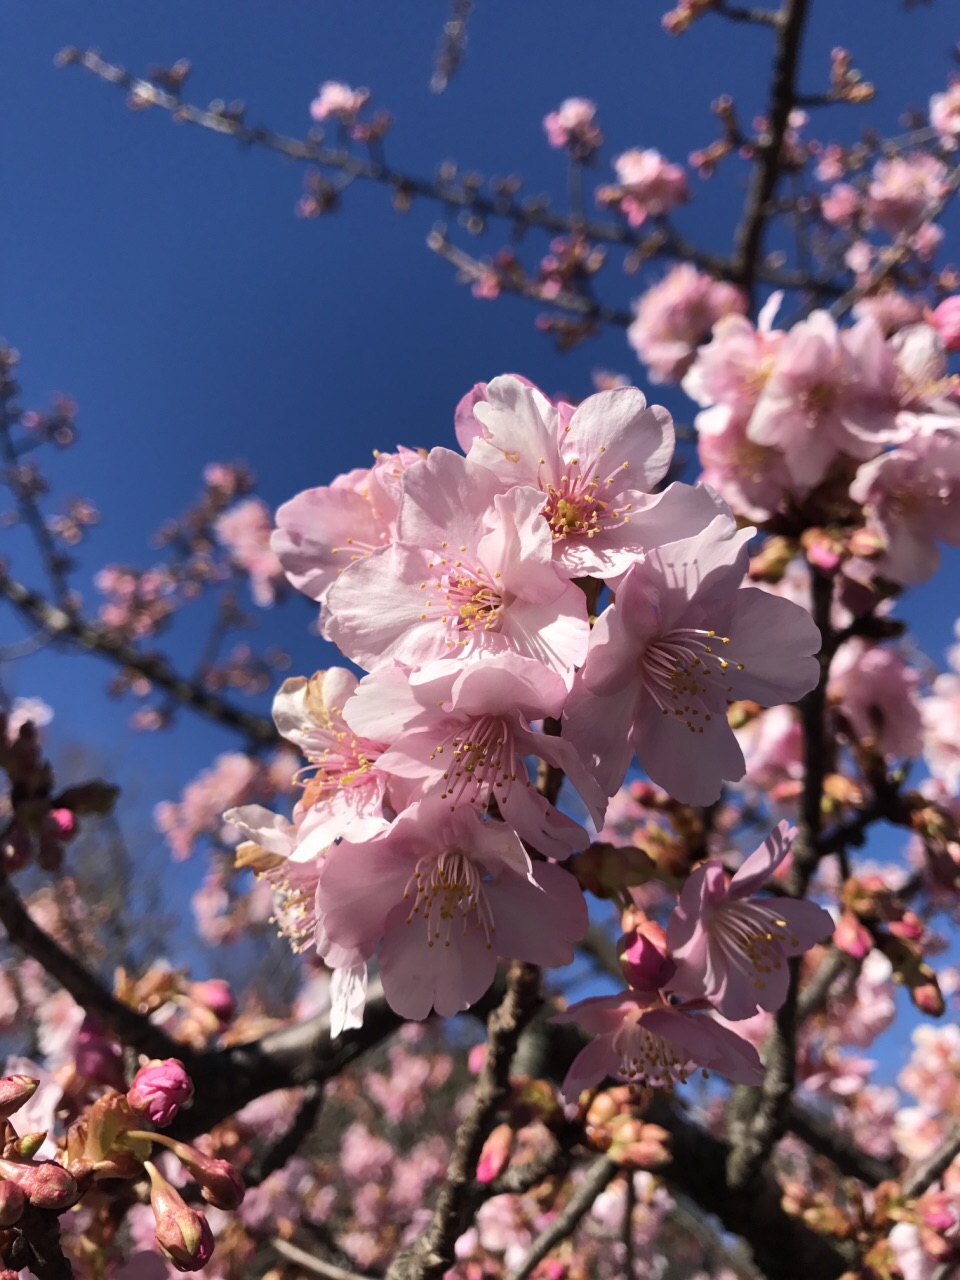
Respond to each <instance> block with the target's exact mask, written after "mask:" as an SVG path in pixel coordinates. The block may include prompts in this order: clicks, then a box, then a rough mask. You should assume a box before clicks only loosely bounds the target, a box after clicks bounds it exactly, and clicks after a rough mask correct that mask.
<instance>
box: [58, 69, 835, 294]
mask: <svg viewBox="0 0 960 1280" xmlns="http://www.w3.org/2000/svg"><path fill="white" fill-rule="evenodd" d="M60 60H61V62H62V63H64V64H65V65H77V66H81V67H83V68H84V69H85V70H87V71H90V72H92V73H93V74H94V75H95V76H97V77H98V79H100V80H104V81H106V82H107V83H108V84H114V85H117V86H118V87H119V88H121V89H124V90H125V91H127V92H128V93H130V94H131V95H133V96H134V97H135V99H136V100H137V102H138V103H142V104H143V105H150V106H154V107H159V108H160V109H161V110H163V111H167V112H169V113H170V115H171V116H172V117H173V118H174V119H175V120H178V121H183V122H184V123H187V124H193V125H197V126H198V127H199V128H202V129H208V130H211V131H212V132H214V133H219V134H225V135H226V136H228V137H232V138H236V140H237V141H238V142H240V143H242V144H243V145H244V146H247V147H264V148H265V149H267V150H269V151H275V152H278V153H279V154H280V155H283V156H286V157H287V158H288V159H290V160H298V161H302V162H304V163H307V164H315V165H318V166H320V167H323V168H326V169H330V170H333V171H334V172H336V173H339V174H341V175H342V176H343V178H344V180H345V182H347V183H349V182H354V181H358V180H360V181H367V182H375V183H380V184H382V185H385V186H387V187H390V188H391V189H392V190H393V191H395V192H396V193H397V194H398V195H401V196H403V197H404V198H406V199H409V198H410V197H411V196H420V197H422V198H424V199H427V200H432V201H436V202H437V203H439V204H442V205H445V206H446V207H447V208H449V209H454V210H462V211H464V212H467V213H472V214H475V215H477V216H478V217H479V218H481V219H499V220H502V221H506V222H509V223H510V224H511V225H512V226H513V227H514V229H515V230H517V231H524V230H527V229H529V228H534V229H536V230H540V231H545V232H547V233H548V234H550V235H570V234H571V233H573V232H577V233H580V234H582V235H584V236H586V237H587V239H588V240H594V241H597V242H598V243H601V244H616V245H623V246H625V247H626V248H630V249H639V250H641V251H649V249H650V234H649V233H648V232H647V233H645V232H643V231H641V230H639V229H637V228H634V227H631V226H630V225H629V224H628V223H627V222H625V221H624V222H603V221H597V220H590V221H584V220H583V219H582V218H580V217H578V216H576V215H575V214H574V213H556V212H553V211H552V210H550V209H549V208H546V207H545V206H544V205H543V203H542V202H540V201H537V200H517V199H515V198H514V197H513V196H511V195H508V194H502V193H496V192H495V193H493V194H487V193H486V192H484V191H482V190H480V189H479V187H478V186H477V185H476V184H473V183H467V182H464V183H460V184H459V185H458V184H456V183H454V182H449V181H446V180H444V179H442V178H437V179H431V178H421V177H419V176H418V175H416V174H412V173H407V172H405V171H404V170H401V169H397V168H394V167H393V166H392V165H388V164H386V163H385V162H384V161H383V160H382V159H380V158H376V159H374V158H369V157H368V158H364V157H363V156H360V155H357V154H355V153H354V152H352V151H348V150H345V149H344V148H342V147H328V146H324V145H323V144H322V143H321V142H319V141H317V140H315V139H312V138H305V139H302V138H292V137H288V136H286V135H284V134H280V133H276V132H274V131H273V130H272V129H267V128H265V127H263V126H262V125H248V124H246V123H245V122H244V121H243V120H242V119H239V118H238V117H237V116H235V115H232V114H231V113H229V112H228V111H226V110H220V111H217V110H212V109H204V108H202V107H196V106H192V105H190V104H189V103H185V102H183V101H182V99H181V98H180V97H179V96H178V95H176V94H174V93H170V92H169V91H167V90H166V89H164V88H162V87H161V86H160V85H159V84H156V83H154V82H153V81H152V80H145V79H141V78H140V77H138V76H134V75H131V74H130V73H129V72H128V71H125V70H124V69H123V68H122V67H119V66H116V65H115V64H113V63H110V62H106V61H105V60H104V59H103V58H101V57H100V55H99V54H98V53H97V52H95V51H94V50H86V51H84V50H79V49H66V50H64V51H63V53H62V54H61V55H60ZM660 249H664V250H666V251H668V252H671V253H675V254H677V255H678V256H682V257H683V258H684V259H685V260H686V261H689V262H692V263H693V264H694V265H695V266H697V267H700V268H701V270H703V271H707V272H710V273H711V274H713V275H716V276H718V277H720V278H722V279H729V280H739V279H740V278H741V268H740V266H739V264H738V263H737V262H736V261H735V260H731V259H728V258H723V257H719V256H717V255H715V254H711V253H706V252H704V251H703V250H700V249H697V248H696V247H694V246H693V245H689V244H686V243H684V245H683V250H682V253H681V250H680V246H679V243H678V238H677V237H676V236H675V233H674V234H671V235H670V236H668V237H666V238H658V243H657V244H656V246H655V251H658V250H660ZM752 274H753V278H754V279H756V280H762V281H763V282H764V283H766V284H770V285H773V286H774V287H776V288H782V289H801V288H802V289H810V290H811V291H813V292H815V293H817V294H821V295H822V294H826V295H829V296H836V295H837V294H838V293H840V292H842V286H840V285H838V284H837V283H836V282H832V281H822V280H807V279H805V278H804V277H803V276H802V275H801V274H800V273H799V272H796V271H790V270H786V271H780V270H774V269H772V268H768V267H766V266H764V265H763V264H762V263H760V262H754V263H753V268H752Z"/></svg>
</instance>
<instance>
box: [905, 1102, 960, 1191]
mask: <svg viewBox="0 0 960 1280" xmlns="http://www.w3.org/2000/svg"><path fill="white" fill-rule="evenodd" d="M957 1156H960V1121H957V1122H956V1123H954V1125H953V1127H952V1128H951V1129H950V1130H949V1131H948V1132H947V1134H946V1136H945V1138H944V1139H943V1141H942V1142H941V1143H940V1145H939V1146H938V1147H937V1148H936V1149H935V1150H934V1151H932V1152H931V1153H930V1155H929V1156H927V1158H926V1160H921V1162H920V1163H919V1164H918V1165H917V1167H916V1168H915V1169H913V1170H911V1172H910V1173H908V1174H907V1176H906V1177H905V1178H904V1180H903V1194H904V1195H905V1196H908V1197H909V1198H910V1199H915V1198H916V1197H917V1196H922V1195H923V1193H924V1191H926V1190H927V1188H928V1187H932V1186H933V1184H934V1183H935V1182H939V1181H940V1179H941V1178H942V1177H943V1175H944V1174H945V1173H946V1171H947V1169H949V1167H950V1166H951V1165H952V1164H953V1162H954V1160H956V1158H957Z"/></svg>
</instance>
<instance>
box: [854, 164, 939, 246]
mask: <svg viewBox="0 0 960 1280" xmlns="http://www.w3.org/2000/svg"><path fill="white" fill-rule="evenodd" d="M946 176H947V170H946V168H945V166H944V165H943V163H942V162H941V161H940V160H937V159H936V157H935V156H931V155H928V154H927V153H926V152H925V151H915V152H912V153H911V154H909V155H905V156H891V157H890V158H889V159H884V160H878V161H877V163H876V164H875V165H874V167H873V181H872V182H871V184H870V188H869V191H868V193H867V202H866V211H867V214H868V216H869V217H870V218H871V219H872V220H873V222H874V223H875V224H876V225H877V226H878V227H879V228H880V229H881V230H882V231H886V232H887V234H888V235H890V236H898V235H901V234H903V233H904V232H909V231H916V230H917V228H918V227H919V226H920V224H921V222H922V221H923V220H924V218H925V217H926V216H927V214H928V211H929V209H930V208H931V207H932V206H933V205H934V204H935V203H936V202H937V201H938V200H939V199H940V197H941V196H942V195H943V193H944V190H945V183H946Z"/></svg>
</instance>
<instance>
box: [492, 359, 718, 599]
mask: <svg viewBox="0 0 960 1280" xmlns="http://www.w3.org/2000/svg"><path fill="white" fill-rule="evenodd" d="M474 414H475V416H476V417H477V419H478V420H479V421H480V423H481V424H482V426H483V428H484V434H483V436H481V437H478V438H477V439H475V440H474V442H473V444H472V445H471V448H470V453H469V458H470V461H472V462H473V461H475V462H478V463H480V464H481V465H482V466H484V467H486V468H487V469H488V470H490V471H491V472H493V473H494V474H495V475H496V476H497V477H498V478H499V479H500V481H501V482H502V483H503V484H505V485H527V486H531V487H536V488H537V489H539V490H540V492H541V495H542V498H543V500H544V501H543V509H542V512H543V517H544V520H545V521H546V524H547V526H548V527H549V531H550V536H551V538H552V539H553V556H554V562H555V564H556V566H557V568H558V569H559V571H560V572H561V573H562V574H563V575H564V576H566V577H571V578H575V577H583V576H587V575H596V576H611V575H614V574H617V573H622V572H624V571H625V570H626V569H627V568H628V567H629V566H630V564H631V563H632V562H633V560H634V559H635V558H636V556H637V555H638V554H639V553H640V552H642V551H643V550H644V547H645V545H646V544H648V543H650V542H654V541H656V542H661V541H672V540H674V539H676V538H679V537H685V536H687V535H688V534H690V533H693V532H695V531H696V530H697V529H699V528H702V526H703V524H704V523H705V522H706V521H707V520H709V519H710V517H711V516H712V514H713V511H710V512H709V514H705V512H706V511H707V508H708V507H709V503H707V504H706V505H705V504H704V501H703V500H704V496H705V495H704V494H703V492H702V491H700V492H696V491H694V490H693V489H691V487H690V486H689V485H680V484H674V485H670V486H669V488H668V489H667V490H666V491H665V492H664V493H663V494H659V495H656V496H654V495H652V494H651V492H650V491H651V490H652V489H653V488H655V486H656V485H657V484H658V483H659V482H660V480H662V478H663V476H664V475H665V474H666V471H667V468H668V467H669V465H670V459H671V457H672V456H673V445H674V434H673V420H672V419H671V417H670V415H669V414H668V413H667V411H666V409H662V408H660V407H659V406H658V405H651V406H648V405H647V402H646V399H645V398H644V396H643V394H642V393H641V392H640V391H638V390H637V388H636V387H618V388H616V389H614V390H612V391H600V392H598V393H597V394H596V395H592V396H588V397H587V399H586V400H584V401H583V402H582V403H581V404H580V405H579V407H578V408H576V409H573V408H572V406H570V405H566V404H560V405H554V404H552V403H551V402H550V401H549V400H548V399H547V398H546V396H544V395H543V393H542V392H541V391H539V390H538V389H537V388H536V387H534V386H531V385H530V384H529V383H523V382H521V381H520V380H519V379H517V378H514V377H512V376H510V375H504V376H502V377H500V378H495V379H494V380H493V381H492V382H490V383H488V384H487V387H486V391H485V395H484V398H483V399H481V400H478V401H477V402H476V404H475V405H474Z"/></svg>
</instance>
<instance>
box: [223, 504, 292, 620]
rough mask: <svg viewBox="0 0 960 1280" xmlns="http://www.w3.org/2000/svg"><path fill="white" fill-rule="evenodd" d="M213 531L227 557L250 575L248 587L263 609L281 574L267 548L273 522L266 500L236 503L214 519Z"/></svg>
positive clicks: (279, 580)
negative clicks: (224, 549)
mask: <svg viewBox="0 0 960 1280" xmlns="http://www.w3.org/2000/svg"><path fill="white" fill-rule="evenodd" d="M213 531H214V533H215V534H216V537H217V541H218V542H219V543H220V544H221V545H222V546H224V547H226V548H227V550H228V551H229V552H230V557H231V559H232V560H233V561H234V562H235V563H236V564H237V565H238V566H239V567H240V568H241V569H243V570H244V571H245V572H246V573H248V574H249V575H250V590H251V593H252V594H253V598H254V600H255V601H256V603H257V604H258V605H261V606H262V607H263V608H267V607H268V606H269V605H272V604H273V602H274V600H275V599H276V594H277V590H276V589H277V584H278V582H282V581H283V576H284V574H283V566H282V565H281V563H280V561H279V560H278V559H277V557H276V555H275V554H274V552H273V551H272V550H271V549H270V536H271V534H272V532H273V521H272V520H271V519H270V512H269V510H268V508H267V505H266V503H265V502H262V501H261V500H260V499H259V498H247V499H246V501H244V502H238V503H237V505H236V506H235V507H231V508H230V510H229V511H225V512H224V513H223V515H222V516H219V517H218V518H217V520H216V521H215V522H214V526H213Z"/></svg>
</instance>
